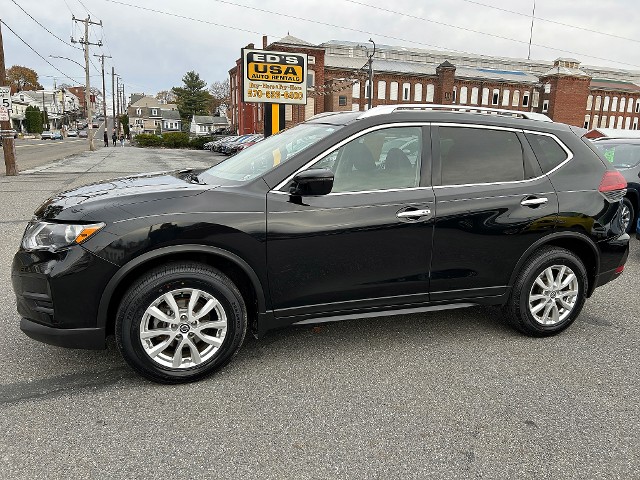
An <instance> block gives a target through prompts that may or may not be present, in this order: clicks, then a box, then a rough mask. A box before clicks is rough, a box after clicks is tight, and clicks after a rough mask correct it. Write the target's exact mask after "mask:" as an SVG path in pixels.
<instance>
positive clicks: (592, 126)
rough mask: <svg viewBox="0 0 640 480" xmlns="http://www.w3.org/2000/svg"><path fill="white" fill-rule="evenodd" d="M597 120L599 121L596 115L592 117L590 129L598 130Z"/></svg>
mask: <svg viewBox="0 0 640 480" xmlns="http://www.w3.org/2000/svg"><path fill="white" fill-rule="evenodd" d="M598 120H599V117H598V115H594V116H593V122H591V128H598Z"/></svg>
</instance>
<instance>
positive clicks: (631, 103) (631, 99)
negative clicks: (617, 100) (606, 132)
mask: <svg viewBox="0 0 640 480" xmlns="http://www.w3.org/2000/svg"><path fill="white" fill-rule="evenodd" d="M632 109H633V98H632V97H629V101H628V102H627V113H631V110H632Z"/></svg>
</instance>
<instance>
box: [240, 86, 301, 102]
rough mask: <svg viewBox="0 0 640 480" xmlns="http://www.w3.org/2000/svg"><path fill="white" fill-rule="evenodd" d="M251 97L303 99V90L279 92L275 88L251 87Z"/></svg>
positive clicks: (249, 92) (249, 91)
mask: <svg viewBox="0 0 640 480" xmlns="http://www.w3.org/2000/svg"><path fill="white" fill-rule="evenodd" d="M247 93H248V95H249V97H254V98H286V99H289V100H302V92H278V91H274V90H267V91H266V92H265V91H263V90H257V89H249V90H248V91H247Z"/></svg>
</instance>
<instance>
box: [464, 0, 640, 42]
mask: <svg viewBox="0 0 640 480" xmlns="http://www.w3.org/2000/svg"><path fill="white" fill-rule="evenodd" d="M461 1H463V2H467V3H472V4H474V5H479V6H481V7H486V8H493V9H494V10H500V11H501V12H506V13H512V14H514V15H519V16H521V17H528V18H531V17H532V16H531V15H530V14H528V13H521V12H516V11H514V10H509V9H507V8H501V7H496V6H494V5H488V4H486V3H482V2H476V1H474V0H461ZM536 20H542V21H543V22H548V23H554V24H556V25H562V26H563V27H569V28H575V29H577V30H584V31H585V32H591V33H597V34H598V35H605V36H607V37H613V38H618V39H620V40H628V41H630V42H636V43H640V40H636V39H635V38H629V37H623V36H621V35H616V34H614V33H607V32H602V31H600V30H594V29H592V28H587V27H581V26H579V25H572V24H570V23H564V22H559V21H557V20H550V19H548V18H542V17H536Z"/></svg>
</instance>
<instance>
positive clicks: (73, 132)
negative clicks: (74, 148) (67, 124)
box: [67, 130, 78, 137]
mask: <svg viewBox="0 0 640 480" xmlns="http://www.w3.org/2000/svg"><path fill="white" fill-rule="evenodd" d="M77 136H78V131H77V130H69V131H68V132H67V137H77Z"/></svg>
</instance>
